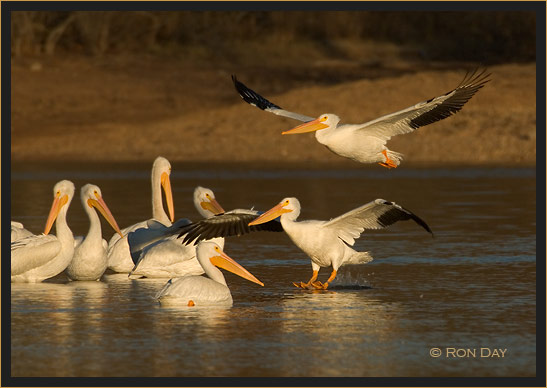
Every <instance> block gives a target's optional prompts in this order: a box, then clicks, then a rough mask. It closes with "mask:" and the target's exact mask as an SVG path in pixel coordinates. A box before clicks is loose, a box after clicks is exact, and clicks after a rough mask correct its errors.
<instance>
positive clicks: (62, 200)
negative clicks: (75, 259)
mask: <svg viewBox="0 0 547 388" xmlns="http://www.w3.org/2000/svg"><path fill="white" fill-rule="evenodd" d="M67 202H68V195H66V194H65V195H63V196H62V197H59V194H56V195H55V198H54V199H53V203H52V204H51V209H50V210H49V215H48V216H47V221H46V228H45V229H44V234H48V233H49V231H50V230H51V227H52V226H53V223H54V222H55V220H56V219H57V216H58V215H59V212H60V211H61V208H62V207H63V206H64V205H65V204H66V203H67Z"/></svg>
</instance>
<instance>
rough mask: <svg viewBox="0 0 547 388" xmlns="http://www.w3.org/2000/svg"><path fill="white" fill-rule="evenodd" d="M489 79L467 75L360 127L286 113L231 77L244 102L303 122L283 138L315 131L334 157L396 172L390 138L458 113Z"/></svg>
mask: <svg viewBox="0 0 547 388" xmlns="http://www.w3.org/2000/svg"><path fill="white" fill-rule="evenodd" d="M489 77H490V74H486V70H482V71H480V72H478V71H477V70H476V71H474V72H472V73H469V72H468V73H467V74H466V76H465V77H464V79H463V80H462V82H461V83H460V84H459V85H458V86H457V87H456V88H455V89H453V90H451V91H449V92H448V93H445V94H443V95H441V96H438V97H434V98H431V99H429V100H427V101H424V102H420V103H418V104H416V105H414V106H411V107H409V108H406V109H403V110H401V111H398V112H395V113H391V114H388V115H386V116H382V117H380V118H377V119H375V120H372V121H368V122H366V123H363V124H340V117H338V116H337V115H335V114H333V113H325V114H322V115H320V116H319V117H317V118H314V117H309V116H305V115H301V114H299V113H294V112H289V111H287V110H285V109H283V108H281V107H280V106H278V105H276V104H274V103H272V102H270V101H268V100H267V99H266V98H264V97H262V96H261V95H260V94H258V93H256V92H255V91H253V90H251V89H249V88H248V87H247V86H245V85H244V84H243V83H241V82H240V81H238V80H237V78H236V77H235V76H234V75H232V80H233V82H234V85H235V88H236V90H237V92H238V93H239V95H240V96H241V98H242V99H243V100H244V101H245V102H247V103H249V104H251V105H253V106H256V107H257V108H260V109H262V110H264V111H266V112H270V113H274V114H276V115H280V116H285V117H289V118H291V119H295V120H299V121H303V122H304V124H302V125H299V126H297V127H295V128H293V129H291V130H289V131H285V132H283V133H282V134H283V135H290V134H297V133H305V132H314V131H315V138H316V139H317V141H318V142H319V143H321V144H323V145H324V146H326V147H327V148H328V149H329V150H331V151H332V152H334V153H335V154H338V155H340V156H343V157H345V158H349V159H352V160H354V161H356V162H360V163H378V164H380V165H381V166H384V167H387V168H395V167H397V166H398V165H399V164H400V163H401V160H402V157H403V155H402V154H400V153H398V152H395V151H392V150H390V149H388V148H387V147H386V142H387V141H388V140H389V139H391V137H393V136H395V135H401V134H405V133H410V132H413V131H414V130H416V129H418V128H420V127H423V126H425V125H428V124H431V123H434V122H436V121H439V120H442V119H444V118H447V117H449V116H451V115H453V114H455V113H457V112H458V111H460V110H461V109H462V107H463V106H464V105H465V103H467V101H469V100H470V99H471V97H473V96H474V95H475V93H477V91H478V90H479V89H480V88H482V87H483V86H484V85H485V84H486V83H487V82H488V81H490V79H489Z"/></svg>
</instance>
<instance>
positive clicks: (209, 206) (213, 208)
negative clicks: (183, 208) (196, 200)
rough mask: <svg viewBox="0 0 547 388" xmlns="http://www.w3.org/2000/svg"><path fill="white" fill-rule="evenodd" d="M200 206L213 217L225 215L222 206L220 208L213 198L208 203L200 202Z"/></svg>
mask: <svg viewBox="0 0 547 388" xmlns="http://www.w3.org/2000/svg"><path fill="white" fill-rule="evenodd" d="M200 205H201V207H202V208H203V209H205V210H209V211H210V212H211V213H213V214H214V215H217V214H222V213H225V211H224V209H223V208H222V206H220V204H219V203H218V202H217V200H216V199H214V198H213V199H210V200H208V201H202V202H201V203H200Z"/></svg>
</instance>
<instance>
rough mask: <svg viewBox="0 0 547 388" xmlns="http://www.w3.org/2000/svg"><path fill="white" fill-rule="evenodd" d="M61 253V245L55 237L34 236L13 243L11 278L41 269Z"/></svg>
mask: <svg viewBox="0 0 547 388" xmlns="http://www.w3.org/2000/svg"><path fill="white" fill-rule="evenodd" d="M60 251H61V243H60V242H59V240H58V239H57V237H56V236H54V235H45V234H41V235H36V236H35V235H32V236H29V237H26V238H22V239H20V240H17V241H15V242H13V243H11V276H15V275H19V274H22V273H25V272H27V271H30V270H31V269H33V268H38V267H41V266H42V265H44V264H46V263H48V262H49V261H50V260H52V259H54V258H55V257H56V256H57V255H58V254H59V252H60Z"/></svg>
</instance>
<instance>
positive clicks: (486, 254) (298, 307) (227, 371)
mask: <svg viewBox="0 0 547 388" xmlns="http://www.w3.org/2000/svg"><path fill="white" fill-rule="evenodd" d="M149 170H150V165H148V164H131V165H128V164H125V165H123V164H122V165H114V164H84V165H74V164H46V165H44V164H41V165H37V164H24V165H14V166H12V181H11V183H12V187H11V199H12V204H11V212H12V214H11V218H12V219H13V220H17V221H20V222H23V223H24V224H25V226H26V227H27V228H29V229H31V230H32V231H33V232H41V231H42V230H43V227H44V225H45V220H46V217H47V213H48V211H49V207H50V205H51V200H52V188H53V185H54V184H55V183H56V182H57V181H59V180H61V179H71V180H73V181H74V182H75V183H76V185H77V187H80V186H81V185H82V184H85V183H88V182H89V183H94V184H97V185H99V186H100V187H101V189H102V193H103V197H104V199H105V201H106V202H107V204H108V206H109V207H110V209H111V210H112V213H113V214H114V216H115V217H116V219H117V221H118V224H119V225H120V226H121V227H124V226H127V225H129V224H132V223H134V222H136V221H140V220H142V219H145V218H149V217H150V214H151V204H150V202H151V201H150V187H149V186H150V183H149ZM171 182H172V186H173V191H174V199H175V213H176V216H177V217H189V218H193V219H199V216H198V214H197V212H196V210H195V209H194V208H193V204H192V200H191V197H192V192H193V189H194V187H195V186H197V185H201V186H205V187H209V188H211V189H213V190H214V192H215V194H216V197H217V200H218V201H219V202H220V204H221V205H222V206H223V207H224V208H225V209H233V208H244V207H251V206H255V207H256V208H257V209H261V210H267V209H269V208H270V207H272V206H273V205H275V204H276V203H277V202H278V201H280V200H281V199H282V198H283V197H285V196H296V197H297V198H299V200H300V202H301V204H302V207H303V209H302V214H301V216H300V218H301V219H329V218H332V217H335V216H338V215H340V214H342V213H344V212H346V211H348V210H351V209H353V208H355V207H357V206H359V205H362V204H364V203H366V202H369V201H370V200H373V199H375V198H384V199H387V200H392V201H395V202H397V203H399V204H401V205H403V206H405V207H407V208H409V209H411V210H412V211H414V212H415V213H416V214H418V215H419V216H420V217H422V218H423V219H424V220H426V222H427V223H428V224H429V225H430V226H431V228H432V229H433V231H434V232H435V238H431V237H430V236H429V235H428V234H427V233H426V232H425V231H423V230H422V229H421V228H419V227H418V226H417V225H415V224H413V223H410V222H401V223H398V224H396V225H393V226H392V227H391V228H389V229H386V230H380V231H367V232H366V233H365V234H364V236H363V237H362V238H361V239H360V240H358V241H357V243H356V248H357V250H368V251H370V252H371V254H372V256H373V257H374V261H373V262H371V263H369V264H366V265H358V266H347V267H342V269H341V271H340V273H339V276H338V277H337V280H336V281H335V283H333V287H332V289H329V290H328V291H304V290H300V289H296V288H295V287H294V286H292V282H293V281H300V280H304V281H307V280H308V279H309V277H310V275H311V266H310V261H309V259H308V258H307V256H306V255H305V254H304V253H302V252H301V251H299V250H298V248H296V247H295V246H294V245H293V244H292V243H291V242H290V240H289V238H288V237H287V236H286V235H284V234H283V233H266V232H263V233H255V234H252V235H246V236H242V237H239V238H230V239H227V242H226V246H225V251H226V252H227V253H228V254H229V255H230V256H231V257H233V258H235V259H236V260H237V261H238V262H239V263H241V264H242V265H243V266H245V267H246V268H247V269H248V270H249V271H250V272H252V273H253V274H254V275H256V276H257V277H258V278H259V279H260V280H262V281H263V282H264V283H265V287H263V288H262V287H259V286H257V285H256V284H253V283H250V282H248V281H246V280H244V279H241V278H239V277H237V276H235V275H232V274H230V273H228V274H226V279H227V282H228V285H229V286H230V288H231V291H232V295H233V299H234V306H233V307H232V308H228V309H225V308H224V309H218V308H217V309H214V308H209V309H205V308H197V307H194V308H182V309H169V308H163V307H160V306H159V305H158V303H157V302H156V301H155V300H154V298H153V296H154V294H155V293H156V292H157V291H158V290H159V289H160V288H161V287H162V286H163V284H164V283H165V280H148V279H138V280H131V279H128V278H127V275H119V274H106V275H105V276H104V277H103V279H102V281H100V282H68V281H67V280H66V278H65V277H64V276H62V275H61V276H58V277H56V278H55V279H51V280H48V281H46V282H44V283H41V284H11V373H12V376H534V375H535V373H536V370H535V357H536V350H535V346H536V338H535V336H536V310H535V309H536V291H535V290H536V285H535V282H536V264H535V260H536V235H535V233H536V222H535V217H536V215H535V214H536V213H535V208H536V196H535V171H534V170H532V169H503V168H450V169H448V168H447V169H420V168H411V167H405V166H403V167H401V168H400V169H397V170H393V171H387V170H384V169H382V168H379V167H378V168H359V169H323V170H320V169H309V168H303V167H302V166H287V167H283V168H274V167H267V166H265V167H263V168H251V167H249V166H244V165H237V166H227V165H223V166H218V165H216V166H213V165H212V166H188V165H184V164H174V165H173V173H172V181H171ZM68 223H69V225H70V226H71V227H72V229H73V231H74V233H75V235H78V234H84V233H86V231H87V227H88V220H87V217H86V216H85V213H84V212H83V210H82V209H81V205H80V203H79V199H78V198H76V199H75V201H73V203H72V205H71V208H70V210H69V214H68ZM102 225H103V235H104V236H105V237H106V238H107V239H108V238H110V236H111V235H112V233H113V231H112V230H111V229H110V227H109V226H108V224H107V223H106V222H104V221H103V224H102ZM329 273H330V270H329V269H323V270H322V271H321V273H320V279H321V280H326V278H327V277H328V275H329ZM432 348H439V349H440V352H441V356H440V357H432V356H431V354H430V352H433V354H434V352H435V350H433V351H432V350H431V349H432ZM481 348H483V349H482V352H481ZM494 349H502V351H503V350H504V349H506V350H505V352H504V353H503V357H502V356H501V355H502V351H496V353H494V352H493V351H494ZM473 351H474V352H475V354H474V356H473ZM492 354H494V355H496V354H497V355H498V356H499V357H481V355H482V356H484V355H492ZM460 356H461V357H460Z"/></svg>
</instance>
